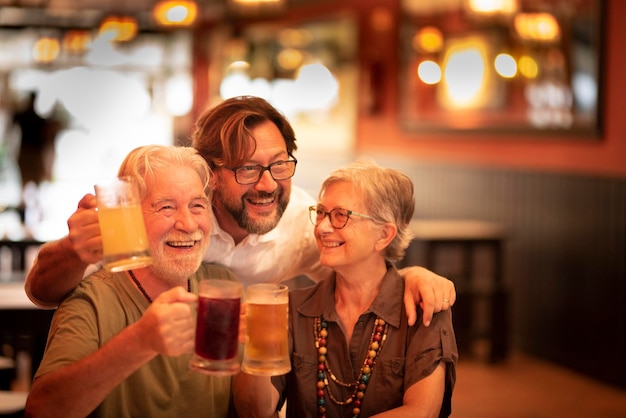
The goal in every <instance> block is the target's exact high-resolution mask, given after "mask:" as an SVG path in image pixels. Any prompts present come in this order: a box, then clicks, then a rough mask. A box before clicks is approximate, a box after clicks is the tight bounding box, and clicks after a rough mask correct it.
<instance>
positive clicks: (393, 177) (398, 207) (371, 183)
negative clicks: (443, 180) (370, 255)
mask: <svg viewBox="0 0 626 418" xmlns="http://www.w3.org/2000/svg"><path fill="white" fill-rule="evenodd" d="M338 182H348V183H350V184H351V185H352V188H353V189H354V190H356V192H357V193H359V194H360V195H361V197H362V198H363V202H364V204H365V207H366V208H367V212H366V213H367V214H368V215H370V216H371V217H373V218H374V220H375V222H378V223H381V224H382V223H387V222H390V223H393V224H395V225H396V227H397V228H398V235H397V236H396V237H395V238H394V240H393V241H392V242H391V243H390V244H389V246H388V247H387V248H386V249H385V252H384V254H383V255H384V257H385V260H387V261H389V262H396V261H400V260H402V258H403V257H404V254H405V252H406V249H407V247H408V246H409V244H410V243H411V240H412V239H413V234H412V232H411V229H410V227H409V225H410V223H411V219H412V218H413V212H414V210H415V198H414V197H413V189H414V188H413V181H412V180H411V178H410V177H409V176H408V175H406V174H405V173H403V172H401V171H398V170H394V169H392V168H384V167H381V166H379V165H378V164H377V163H376V162H374V160H371V159H362V160H359V161H356V162H354V163H352V164H349V165H348V166H346V167H343V168H339V169H337V170H335V171H333V172H332V173H331V174H330V175H329V176H328V177H327V178H326V180H324V182H323V183H322V187H321V189H320V193H319V199H320V200H321V199H322V197H323V195H324V192H325V191H326V189H327V188H328V187H329V186H330V185H331V184H333V183H338Z"/></svg>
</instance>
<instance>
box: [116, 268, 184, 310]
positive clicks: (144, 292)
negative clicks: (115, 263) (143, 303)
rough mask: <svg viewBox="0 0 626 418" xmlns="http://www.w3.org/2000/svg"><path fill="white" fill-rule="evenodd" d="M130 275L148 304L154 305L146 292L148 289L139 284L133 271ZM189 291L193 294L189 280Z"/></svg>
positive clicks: (129, 271)
mask: <svg viewBox="0 0 626 418" xmlns="http://www.w3.org/2000/svg"><path fill="white" fill-rule="evenodd" d="M128 275H129V276H130V278H131V279H133V282H135V284H136V285H137V288H138V289H139V291H140V292H141V294H142V295H143V296H144V297H145V298H146V300H147V301H148V303H152V298H151V297H150V295H149V294H148V292H146V289H144V288H143V286H142V285H141V283H139V280H137V278H136V277H135V273H133V271H132V270H128ZM187 291H188V292H189V293H191V281H190V280H189V279H187Z"/></svg>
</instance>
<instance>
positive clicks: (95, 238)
mask: <svg viewBox="0 0 626 418" xmlns="http://www.w3.org/2000/svg"><path fill="white" fill-rule="evenodd" d="M67 226H68V228H69V235H68V237H69V240H70V242H71V243H72V248H73V249H74V252H76V255H78V257H79V258H80V260H81V261H82V262H83V263H85V264H95V263H97V262H99V261H100V260H102V236H101V235H100V224H99V222H98V212H97V211H96V197H95V196H94V195H93V194H86V195H85V196H83V198H82V199H81V200H80V202H78V208H77V209H76V211H75V212H74V213H73V214H72V215H71V216H70V217H69V219H68V220H67Z"/></svg>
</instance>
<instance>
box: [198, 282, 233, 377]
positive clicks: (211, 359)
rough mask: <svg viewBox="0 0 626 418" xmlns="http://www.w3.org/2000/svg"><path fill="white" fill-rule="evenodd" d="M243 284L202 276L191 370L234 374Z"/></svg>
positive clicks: (224, 374)
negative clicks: (203, 277)
mask: <svg viewBox="0 0 626 418" xmlns="http://www.w3.org/2000/svg"><path fill="white" fill-rule="evenodd" d="M242 289H243V285H242V284H241V283H239V282H234V281H230V280H221V279H203V280H201V281H200V291H199V293H198V312H197V319H196V338H195V349H194V354H193V356H192V357H191V360H190V362H189V367H191V369H192V370H196V371H199V372H201V373H205V374H212V375H217V376H228V375H232V374H236V373H238V372H239V371H240V370H241V366H240V364H239V356H238V350H239V313H240V306H241V296H242Z"/></svg>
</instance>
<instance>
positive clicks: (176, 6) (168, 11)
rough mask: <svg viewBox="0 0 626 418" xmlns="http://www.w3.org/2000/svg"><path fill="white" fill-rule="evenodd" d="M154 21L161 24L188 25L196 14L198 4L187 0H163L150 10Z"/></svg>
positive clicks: (193, 20)
mask: <svg viewBox="0 0 626 418" xmlns="http://www.w3.org/2000/svg"><path fill="white" fill-rule="evenodd" d="M152 15H153V16H154V19H155V21H156V22H157V23H158V24H159V25H161V26H190V25H192V24H193V23H194V22H195V20H196V17H197V15H198V5H197V4H196V3H195V2H194V1H187V0H163V1H160V2H158V3H157V4H156V5H155V6H154V9H153V11H152Z"/></svg>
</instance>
